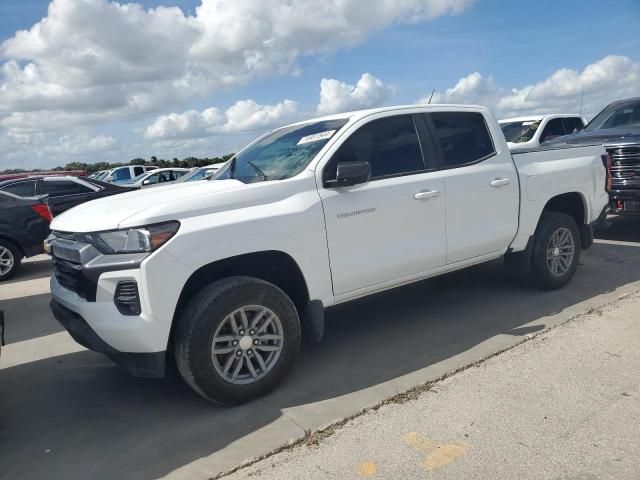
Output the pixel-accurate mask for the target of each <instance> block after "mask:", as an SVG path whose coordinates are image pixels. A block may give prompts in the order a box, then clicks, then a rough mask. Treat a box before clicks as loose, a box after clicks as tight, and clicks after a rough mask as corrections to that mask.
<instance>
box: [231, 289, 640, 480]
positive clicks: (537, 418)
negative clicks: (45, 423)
mask: <svg viewBox="0 0 640 480" xmlns="http://www.w3.org/2000/svg"><path fill="white" fill-rule="evenodd" d="M639 319H640V294H635V295H631V296H629V297H627V298H625V299H623V300H620V301H619V302H616V303H615V304H613V305H609V306H606V307H602V308H601V309H598V310H597V311H594V312H593V313H591V314H589V315H585V316H581V317H578V318H576V319H574V320H573V321H571V322H569V323H567V324H565V325H562V326H559V327H557V328H556V329H553V330H551V331H549V332H547V333H543V334H541V335H539V336H537V337H535V338H534V339H532V340H531V341H528V342H525V343H523V344H521V345H519V346H517V347H515V348H514V349H512V350H510V351H508V352H505V353H503V354H501V355H498V356H496V357H493V358H491V359H489V360H487V361H486V362H483V363H481V364H479V365H475V366H474V367H472V368H469V369H467V370H465V371H463V372H460V373H457V374H455V375H453V376H451V377H449V378H447V379H445V380H443V381H440V382H437V383H435V384H433V385H431V386H430V388H429V389H428V390H425V391H424V392H422V393H421V394H420V395H419V396H418V398H416V399H413V400H409V401H407V402H405V403H402V404H388V405H385V406H382V407H381V408H380V409H378V410H376V411H372V412H370V413H368V414H365V415H363V416H360V417H358V418H356V419H354V420H353V421H351V422H349V423H348V424H347V425H345V426H343V427H342V428H340V429H337V430H336V431H335V432H333V434H332V435H331V436H326V437H324V438H322V439H321V440H319V441H318V442H314V439H313V438H311V439H310V442H308V443H312V445H311V446H302V447H299V448H295V449H293V450H292V451H290V452H283V453H280V454H278V455H274V456H272V457H270V458H267V459H265V460H263V461H261V462H258V463H256V464H254V465H252V466H250V467H249V468H245V469H242V470H240V471H238V472H236V473H235V474H233V475H230V476H228V477H226V478H228V480H240V479H249V478H260V479H262V480H271V479H273V480H280V479H283V478H291V479H311V478H336V479H345V480H347V479H350V478H351V479H358V478H377V479H399V478H401V479H407V480H409V479H423V478H429V479H434V480H448V479H461V478H464V479H491V480H511V479H514V478H517V479H519V480H527V479H531V480H539V479H557V480H561V479H563V480H605V479H610V480H637V479H638V478H639V476H640V458H639V457H638V451H639V450H640V376H638V371H640V350H638V345H639V344H640V322H639V321H638V320H639ZM314 443H318V445H314Z"/></svg>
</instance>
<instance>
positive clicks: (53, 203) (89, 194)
mask: <svg viewBox="0 0 640 480" xmlns="http://www.w3.org/2000/svg"><path fill="white" fill-rule="evenodd" d="M130 190H135V188H134V187H125V186H122V187H121V186H118V185H112V184H110V183H106V182H101V181H99V180H95V179H92V178H86V177H83V178H78V177H28V178H21V179H16V180H6V181H4V182H0V191H3V192H9V193H13V194H14V195H17V196H19V197H33V196H37V195H45V194H47V195H49V200H48V203H49V207H50V208H51V212H52V213H53V215H59V214H60V213H62V212H64V211H65V210H68V209H70V208H71V207H75V206H76V205H80V204H81V203H84V202H88V201H89V200H94V199H96V198H102V197H108V196H110V195H116V194H118V193H123V192H127V191H130Z"/></svg>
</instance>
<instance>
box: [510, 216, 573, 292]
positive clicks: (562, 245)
mask: <svg viewBox="0 0 640 480" xmlns="http://www.w3.org/2000/svg"><path fill="white" fill-rule="evenodd" d="M580 245H581V241H580V231H579V230H578V226H577V225H576V222H575V220H574V219H573V218H572V217H571V216H569V215H567V214H565V213H560V212H545V213H543V214H542V218H541V219H540V224H539V225H538V228H537V229H536V233H535V237H534V243H533V251H532V254H531V262H530V264H529V265H528V266H527V267H526V268H525V269H523V271H522V277H523V278H524V280H525V281H526V282H527V283H529V284H532V285H534V286H536V287H538V288H542V289H544V290H555V289H558V288H561V287H564V286H565V285H566V284H567V283H569V281H570V280H571V278H572V277H573V275H574V274H575V272H576V269H577V268H578V262H579V260H580Z"/></svg>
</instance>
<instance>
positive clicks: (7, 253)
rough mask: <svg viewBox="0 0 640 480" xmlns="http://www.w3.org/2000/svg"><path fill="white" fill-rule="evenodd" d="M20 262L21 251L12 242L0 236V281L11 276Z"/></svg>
mask: <svg viewBox="0 0 640 480" xmlns="http://www.w3.org/2000/svg"><path fill="white" fill-rule="evenodd" d="M21 262H22V253H21V252H20V250H19V249H18V247H16V246H15V245H14V244H13V243H12V242H10V241H8V240H4V239H2V238H0V282H2V281H3V280H8V279H10V278H11V277H13V276H14V275H15V274H16V272H17V271H18V269H19V268H20V263H21Z"/></svg>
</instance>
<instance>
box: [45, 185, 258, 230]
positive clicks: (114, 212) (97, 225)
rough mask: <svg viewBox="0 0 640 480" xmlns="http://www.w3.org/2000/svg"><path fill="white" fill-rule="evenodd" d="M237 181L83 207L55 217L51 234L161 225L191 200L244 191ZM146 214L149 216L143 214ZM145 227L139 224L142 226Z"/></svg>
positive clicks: (115, 197) (127, 195)
mask: <svg viewBox="0 0 640 480" xmlns="http://www.w3.org/2000/svg"><path fill="white" fill-rule="evenodd" d="M247 187H249V185H246V184H244V183H242V182H240V181H238V180H213V181H202V182H193V183H183V184H177V185H167V186H162V187H159V188H146V189H143V190H136V191H133V192H127V193H122V194H118V195H113V196H110V197H105V198H101V199H97V200H93V201H90V202H87V203H83V204H81V205H78V206H77V207H74V208H72V209H70V210H67V211H66V212H64V213H63V214H61V215H59V216H57V217H55V218H54V219H53V222H52V223H51V229H52V230H59V231H63V232H97V231H102V230H112V229H116V228H119V227H123V226H127V227H129V226H134V225H131V224H129V223H130V222H127V220H131V221H132V222H133V223H134V224H135V222H136V220H139V221H140V222H145V221H147V220H149V221H151V222H155V221H163V220H164V219H162V218H161V216H162V215H161V213H160V212H162V211H165V212H167V214H169V215H170V214H171V213H174V211H175V208H172V207H175V206H178V205H180V204H182V203H184V202H193V201H194V200H199V199H202V200H203V201H204V200H205V199H210V197H211V196H212V195H213V196H215V195H219V194H221V193H222V192H228V191H231V190H238V189H242V188H247ZM147 212H148V215H145V213H147ZM142 224H144V223H139V224H138V225H142Z"/></svg>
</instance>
